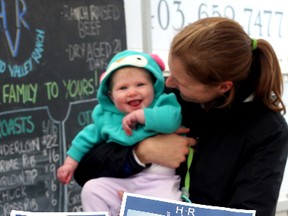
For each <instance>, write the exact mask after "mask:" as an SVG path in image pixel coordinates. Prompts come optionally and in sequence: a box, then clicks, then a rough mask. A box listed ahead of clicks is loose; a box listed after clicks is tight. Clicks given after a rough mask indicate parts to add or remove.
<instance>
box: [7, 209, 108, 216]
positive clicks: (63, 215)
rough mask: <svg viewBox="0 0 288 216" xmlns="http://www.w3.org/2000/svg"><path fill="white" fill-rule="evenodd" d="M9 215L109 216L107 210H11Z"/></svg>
mask: <svg viewBox="0 0 288 216" xmlns="http://www.w3.org/2000/svg"><path fill="white" fill-rule="evenodd" d="M10 216H109V214H108V212H28V211H16V210H12V211H11V213H10Z"/></svg>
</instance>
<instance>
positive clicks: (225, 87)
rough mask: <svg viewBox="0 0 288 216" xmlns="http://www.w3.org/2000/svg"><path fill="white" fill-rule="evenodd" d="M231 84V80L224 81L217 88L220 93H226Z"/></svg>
mask: <svg viewBox="0 0 288 216" xmlns="http://www.w3.org/2000/svg"><path fill="white" fill-rule="evenodd" d="M232 86H233V82H232V81H224V82H222V83H221V84H220V85H219V90H220V92H221V93H222V94H224V93H226V92H227V91H229V90H230V89H231V88H232Z"/></svg>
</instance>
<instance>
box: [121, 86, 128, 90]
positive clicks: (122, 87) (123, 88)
mask: <svg viewBox="0 0 288 216" xmlns="http://www.w3.org/2000/svg"><path fill="white" fill-rule="evenodd" d="M126 89H127V87H126V86H121V87H119V90H126Z"/></svg>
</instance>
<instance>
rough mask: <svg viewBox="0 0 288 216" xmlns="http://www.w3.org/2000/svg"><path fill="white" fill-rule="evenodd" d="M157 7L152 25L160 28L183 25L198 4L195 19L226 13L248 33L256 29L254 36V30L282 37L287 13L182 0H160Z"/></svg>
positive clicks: (265, 34)
mask: <svg viewBox="0 0 288 216" xmlns="http://www.w3.org/2000/svg"><path fill="white" fill-rule="evenodd" d="M192 4H193V3H192ZM156 7H157V13H156V15H154V16H153V17H152V18H156V19H155V21H156V23H155V22H154V25H153V26H152V27H153V28H160V29H161V30H169V29H171V28H172V29H173V30H179V29H182V28H183V27H184V26H185V25H186V24H187V23H189V22H191V20H189V19H188V13H186V12H187V10H188V11H189V9H190V8H191V10H190V11H189V16H191V13H192V16H193V12H192V10H193V9H194V8H196V9H197V12H196V13H197V15H196V14H194V18H195V19H201V18H205V17H227V18H231V19H234V20H238V21H239V22H240V23H241V24H242V26H243V28H244V30H245V31H246V32H247V33H248V34H249V35H251V34H252V29H253V33H254V36H255V34H257V35H258V36H259V37H278V38H281V37H282V36H283V34H282V32H281V31H282V29H283V26H284V24H283V23H284V17H285V16H284V15H285V14H284V12H283V11H278V10H269V9H259V8H252V7H244V8H243V9H240V10H239V8H237V6H232V5H219V4H207V3H201V4H199V6H198V8H197V7H195V6H193V5H191V6H189V7H187V6H185V5H184V4H183V2H182V1H181V0H174V1H173V3H172V1H169V0H159V1H158V3H157V5H156ZM267 7H268V6H267ZM241 10H242V11H241ZM237 13H238V14H237ZM172 16H173V18H172ZM194 18H193V19H194Z"/></svg>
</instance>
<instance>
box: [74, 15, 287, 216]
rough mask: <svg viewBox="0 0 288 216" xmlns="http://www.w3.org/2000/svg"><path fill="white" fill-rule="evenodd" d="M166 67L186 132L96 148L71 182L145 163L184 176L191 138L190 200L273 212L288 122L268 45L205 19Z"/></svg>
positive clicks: (179, 40)
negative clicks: (139, 141) (185, 134)
mask: <svg viewBox="0 0 288 216" xmlns="http://www.w3.org/2000/svg"><path fill="white" fill-rule="evenodd" d="M169 67H170V72H171V75H170V76H169V77H168V78H167V80H166V86H167V87H169V88H172V89H174V90H173V91H174V92H175V94H177V96H178V100H179V103H180V104H181V107H182V114H183V121H182V124H183V125H184V126H185V127H186V128H188V129H180V130H179V133H187V137H184V136H181V135H178V134H169V135H157V136H155V137H150V138H147V139H146V140H144V141H143V142H141V143H139V144H138V145H137V146H136V147H135V148H134V149H131V148H123V147H119V146H118V145H100V146H99V147H98V148H97V149H94V150H93V151H91V152H90V153H89V154H87V156H86V158H85V160H83V161H82V162H81V163H82V165H80V166H79V169H78V170H77V173H76V174H75V179H76V181H78V182H79V184H80V185H83V183H84V182H85V181H87V180H88V179H91V178H95V177H99V176H114V177H126V176H129V175H132V174H134V173H137V172H139V171H141V170H142V169H144V168H145V166H143V164H146V165H149V164H150V163H159V164H161V165H164V166H169V167H172V168H175V167H176V168H177V167H178V173H179V174H180V175H181V176H182V180H183V179H184V176H185V175H186V171H187V163H186V162H185V163H182V162H184V161H185V159H186V155H187V154H188V148H189V146H191V145H194V143H193V141H191V139H189V137H194V138H195V140H197V145H196V146H194V149H195V151H194V158H193V162H192V164H191V167H190V169H189V172H188V174H190V185H186V186H187V187H189V188H190V190H189V192H190V199H191V201H192V202H193V203H199V204H207V205H215V206H223V207H231V208H240V209H252V210H256V211H257V212H256V215H257V216H272V215H275V207H276V203H277V199H278V194H279V190H280V186H281V182H282V178H283V172H284V168H285V164H286V160H287V152H288V127H287V123H286V121H285V119H284V118H283V116H282V113H285V106H284V104H283V101H282V99H281V94H282V90H283V81H282V74H281V70H280V66H279V63H278V61H277V57H276V55H275V52H274V51H273V48H272V47H271V45H270V44H269V43H268V42H266V41H265V40H262V39H259V40H254V39H251V38H250V37H249V36H248V35H247V34H246V33H245V32H244V31H243V29H242V27H241V26H240V25H239V24H238V23H237V22H235V21H233V20H230V19H227V18H216V17H214V18H205V19H201V20H198V21H196V22H194V23H192V24H190V25H188V26H187V27H186V28H184V29H183V30H182V31H180V32H179V33H178V34H177V35H176V36H175V38H174V39H173V41H172V44H171V48H170V54H169ZM108 146H109V147H108ZM137 161H138V163H137ZM93 163H94V165H93ZM95 163H97V165H95ZM139 164H140V165H139ZM141 164H142V166H141ZM180 164H181V165H180ZM189 165H190V164H189ZM101 166H105V169H103V168H101ZM92 170H93V172H92ZM183 184H184V182H183ZM84 187H85V186H84Z"/></svg>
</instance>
